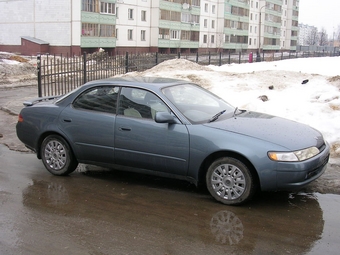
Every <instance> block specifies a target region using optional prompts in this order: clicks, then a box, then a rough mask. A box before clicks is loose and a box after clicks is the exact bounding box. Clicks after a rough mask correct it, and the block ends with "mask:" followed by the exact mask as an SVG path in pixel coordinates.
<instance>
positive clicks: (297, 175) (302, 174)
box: [277, 143, 330, 190]
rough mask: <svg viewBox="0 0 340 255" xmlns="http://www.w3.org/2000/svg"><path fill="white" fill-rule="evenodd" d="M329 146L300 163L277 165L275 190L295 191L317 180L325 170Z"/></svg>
mask: <svg viewBox="0 0 340 255" xmlns="http://www.w3.org/2000/svg"><path fill="white" fill-rule="evenodd" d="M329 149H330V148H329V145H328V144H327V143H326V146H325V148H324V150H323V151H322V152H321V153H319V154H318V155H317V156H315V157H313V158H311V159H309V160H306V161H302V162H299V163H297V162H294V163H283V162H281V163H279V166H278V168H277V189H278V190H297V189H300V188H302V187H304V186H306V185H307V184H309V183H311V182H312V181H314V180H316V179H318V178H319V177H320V176H321V175H322V174H323V173H324V172H325V170H326V168H327V163H328V160H329V156H330V154H329Z"/></svg>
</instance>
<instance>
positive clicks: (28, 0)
mask: <svg viewBox="0 0 340 255" xmlns="http://www.w3.org/2000/svg"><path fill="white" fill-rule="evenodd" d="M80 3H81V0H58V1H55V0H11V1H9V0H8V1H1V2H0V43H1V44H7V45H20V44H21V36H31V37H35V38H38V39H41V40H44V41H46V42H48V43H50V45H54V46H64V45H71V43H72V44H73V45H80V38H75V37H72V36H71V33H72V31H73V33H74V34H77V35H80V29H81V28H80V26H81V25H80V10H81V9H80V7H81V6H80ZM56 35H57V36H56ZM72 38H73V40H72Z"/></svg>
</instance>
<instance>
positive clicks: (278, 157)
mask: <svg viewBox="0 0 340 255" xmlns="http://www.w3.org/2000/svg"><path fill="white" fill-rule="evenodd" d="M317 154H319V149H318V148H316V147H310V148H307V149H304V150H299V151H292V152H275V151H270V152H268V157H269V158H270V159H271V160H274V161H285V162H293V161H303V160H306V159H309V158H312V157H314V156H315V155H317Z"/></svg>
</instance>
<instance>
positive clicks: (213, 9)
mask: <svg viewBox="0 0 340 255" xmlns="http://www.w3.org/2000/svg"><path fill="white" fill-rule="evenodd" d="M211 12H212V13H215V12H216V5H213V6H212V7H211Z"/></svg>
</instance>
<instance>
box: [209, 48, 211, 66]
mask: <svg viewBox="0 0 340 255" xmlns="http://www.w3.org/2000/svg"><path fill="white" fill-rule="evenodd" d="M210 59H211V55H210V51H209V65H210Z"/></svg>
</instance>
